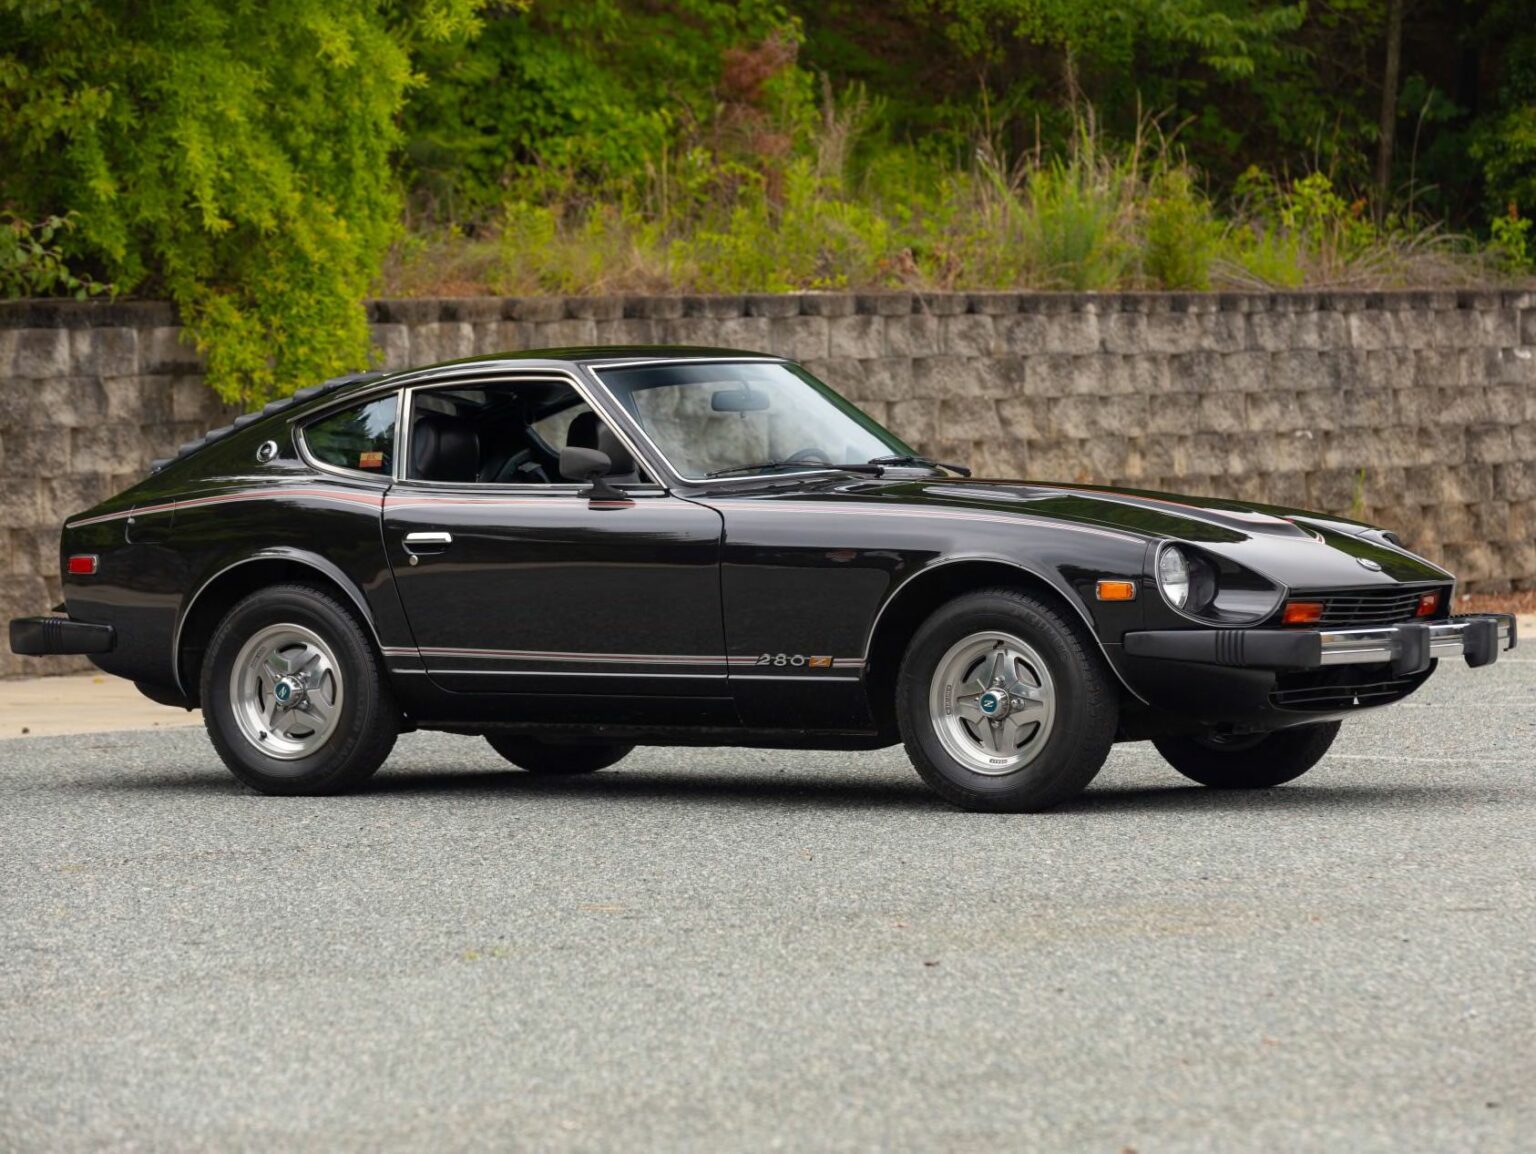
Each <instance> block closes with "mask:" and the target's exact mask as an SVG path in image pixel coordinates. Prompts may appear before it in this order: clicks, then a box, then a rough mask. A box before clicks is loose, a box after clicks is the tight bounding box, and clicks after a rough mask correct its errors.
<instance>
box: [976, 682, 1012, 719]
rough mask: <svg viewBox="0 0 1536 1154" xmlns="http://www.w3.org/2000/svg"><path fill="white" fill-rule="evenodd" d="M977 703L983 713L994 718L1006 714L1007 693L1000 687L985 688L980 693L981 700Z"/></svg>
mask: <svg viewBox="0 0 1536 1154" xmlns="http://www.w3.org/2000/svg"><path fill="white" fill-rule="evenodd" d="M977 704H978V705H979V706H980V707H981V711H982V712H983V713H985V714H986V715H987V716H988V717H990V718H993V719H994V720H996V719H997V718H1002V717H1007V716H1008V706H1009V700H1008V695H1007V694H1006V693H1004V692H1003V691H1002V690H1001V689H989V690H987V691H986V692H985V693H983V694H982V695H981V700H980V701H979V702H977Z"/></svg>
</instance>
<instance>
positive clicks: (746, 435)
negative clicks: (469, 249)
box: [598, 362, 912, 481]
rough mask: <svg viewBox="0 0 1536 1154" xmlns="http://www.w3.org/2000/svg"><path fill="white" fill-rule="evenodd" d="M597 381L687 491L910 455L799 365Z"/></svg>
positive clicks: (684, 370)
mask: <svg viewBox="0 0 1536 1154" xmlns="http://www.w3.org/2000/svg"><path fill="white" fill-rule="evenodd" d="M598 375H599V376H600V377H601V378H602V381H603V384H605V385H606V386H608V389H609V391H610V392H612V393H613V395H614V397H615V398H616V399H617V400H618V402H619V404H621V405H623V406H624V407H625V408H626V409H628V410H629V412H630V414H631V415H632V416H633V417H634V419H635V421H636V422H637V423H638V424H639V425H640V427H641V428H642V429H644V430H645V433H646V435H647V436H648V437H650V439H651V440H652V441H653V442H654V443H655V445H656V447H657V448H658V449H660V450H661V452H662V454H663V455H664V456H665V457H666V458H667V460H668V461H669V462H670V463H671V465H672V467H673V468H674V469H675V470H677V473H678V475H679V476H681V477H686V478H688V479H689V480H693V481H702V480H707V479H709V478H710V477H712V476H720V475H721V474H729V475H739V476H751V475H753V474H754V473H783V472H792V471H796V470H807V469H817V468H826V467H827V466H829V465H840V464H855V463H857V464H864V463H867V462H869V461H871V460H873V459H875V458H877V457H889V456H893V455H901V454H910V453H911V452H912V449H911V448H910V447H908V446H907V445H904V444H903V443H902V442H901V441H900V440H898V439H897V438H896V437H894V436H892V435H891V434H890V433H888V432H886V431H885V430H884V429H882V428H881V427H880V426H879V425H877V424H875V422H874V421H872V420H870V418H869V417H867V416H865V415H864V414H863V413H861V412H859V410H858V409H856V408H854V407H853V406H852V405H851V404H849V403H848V402H847V401H845V400H843V398H842V397H840V396H838V395H837V394H836V393H835V392H833V391H832V390H831V389H829V388H828V387H827V386H826V385H824V384H822V383H821V382H820V381H818V380H817V379H816V378H815V377H813V376H811V375H810V374H809V373H808V372H806V371H805V370H804V369H802V368H800V367H799V366H798V365H788V364H780V363H753V362H736V363H727V364H671V365H645V366H643V367H638V368H628V369H606V370H604V369H599V370H598Z"/></svg>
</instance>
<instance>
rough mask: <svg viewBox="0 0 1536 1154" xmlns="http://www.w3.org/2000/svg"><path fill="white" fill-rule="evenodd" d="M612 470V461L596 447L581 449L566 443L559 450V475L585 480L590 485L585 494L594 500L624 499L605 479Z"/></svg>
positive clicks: (574, 479)
mask: <svg viewBox="0 0 1536 1154" xmlns="http://www.w3.org/2000/svg"><path fill="white" fill-rule="evenodd" d="M612 471H613V461H612V460H610V459H609V457H608V454H607V453H604V452H602V451H600V450H598V449H582V448H579V447H577V446H576V445H567V446H566V447H565V448H563V449H561V450H560V475H561V476H562V477H564V478H565V479H566V480H567V481H585V482H587V483H588V484H589V485H591V486H592V487H591V488H590V489H589V490H587V496H588V497H589V498H591V499H592V500H594V501H625V500H628V498H627V497H625V496H624V494H623V493H621V492H619V490H617V489H615V488H614V487H613V486H612V485H610V484H609V483H608V481H607V479H606V478H607V476H608V474H609V473H611V472H612Z"/></svg>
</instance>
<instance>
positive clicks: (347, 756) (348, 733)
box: [201, 585, 400, 795]
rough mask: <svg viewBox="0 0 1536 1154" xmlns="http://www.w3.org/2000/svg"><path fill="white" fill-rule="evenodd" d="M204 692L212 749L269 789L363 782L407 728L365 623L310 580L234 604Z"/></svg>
mask: <svg viewBox="0 0 1536 1154" xmlns="http://www.w3.org/2000/svg"><path fill="white" fill-rule="evenodd" d="M201 693H202V704H203V723H204V725H205V726H206V727H207V729H208V736H209V738H210V739H211V740H212V741H213V746H214V749H216V750H217V751H218V754H219V757H220V758H221V759H223V761H224V764H225V765H226V766H228V767H229V770H230V772H231V773H233V774H234V775H235V776H236V777H237V778H239V779H240V780H241V781H242V782H244V783H245V784H246V785H248V786H250V787H251V788H252V789H256V790H259V791H261V792H262V793H268V794H280V795H282V794H320V793H336V792H340V791H342V790H345V789H349V788H351V787H353V786H356V785H357V784H359V783H360V782H362V781H365V780H366V779H367V778H368V777H369V776H371V775H372V774H373V772H374V771H375V770H377V769H378V768H379V766H380V765H382V764H383V762H384V759H385V758H386V757H388V756H389V751H390V750H391V749H392V748H394V744H395V736H396V734H397V733H398V732H399V725H400V718H399V714H398V711H397V710H396V707H395V703H394V697H393V695H392V694H391V693H390V689H389V684H388V682H387V681H385V679H384V676H383V671H382V670H381V668H380V666H379V661H378V657H377V655H376V654H375V652H374V649H373V643H372V642H371V641H370V640H369V638H368V636H367V635H366V634H365V633H364V632H363V627H362V625H361V624H359V622H358V621H357V618H356V617H354V616H353V614H352V612H351V610H350V609H348V608H347V607H345V606H343V605H342V604H341V603H340V602H339V601H337V600H336V599H335V598H334V597H332V596H330V595H329V594H327V593H325V592H322V591H321V590H319V589H315V588H312V587H310V586H308V585H278V586H274V587H272V588H270V589H263V590H261V591H260V592H257V593H253V594H251V595H250V596H249V597H247V598H246V599H245V600H243V601H241V602H240V603H239V604H237V605H236V606H235V607H234V608H233V609H231V610H230V611H229V613H228V614H227V615H226V616H225V618H224V620H223V621H222V622H221V623H220V624H219V628H218V629H217V631H215V633H214V635H213V639H212V640H211V641H210V642H209V645H208V654H207V657H206V659H205V660H204V662H203V671H202V684H201Z"/></svg>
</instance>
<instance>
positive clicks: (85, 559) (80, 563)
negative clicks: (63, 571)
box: [68, 553, 100, 577]
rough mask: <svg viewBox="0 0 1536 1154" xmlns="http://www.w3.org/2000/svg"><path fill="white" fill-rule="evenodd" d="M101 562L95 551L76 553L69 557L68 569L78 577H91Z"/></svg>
mask: <svg viewBox="0 0 1536 1154" xmlns="http://www.w3.org/2000/svg"><path fill="white" fill-rule="evenodd" d="M99 563H100V562H99V561H98V560H97V557H96V554H94V553H76V554H75V555H74V556H73V557H71V558H70V559H69V565H68V569H69V571H70V573H71V574H73V575H74V576H76V577H90V576H92V575H93V574H94V573H95V572H96V568H97V566H98V564H99Z"/></svg>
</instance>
